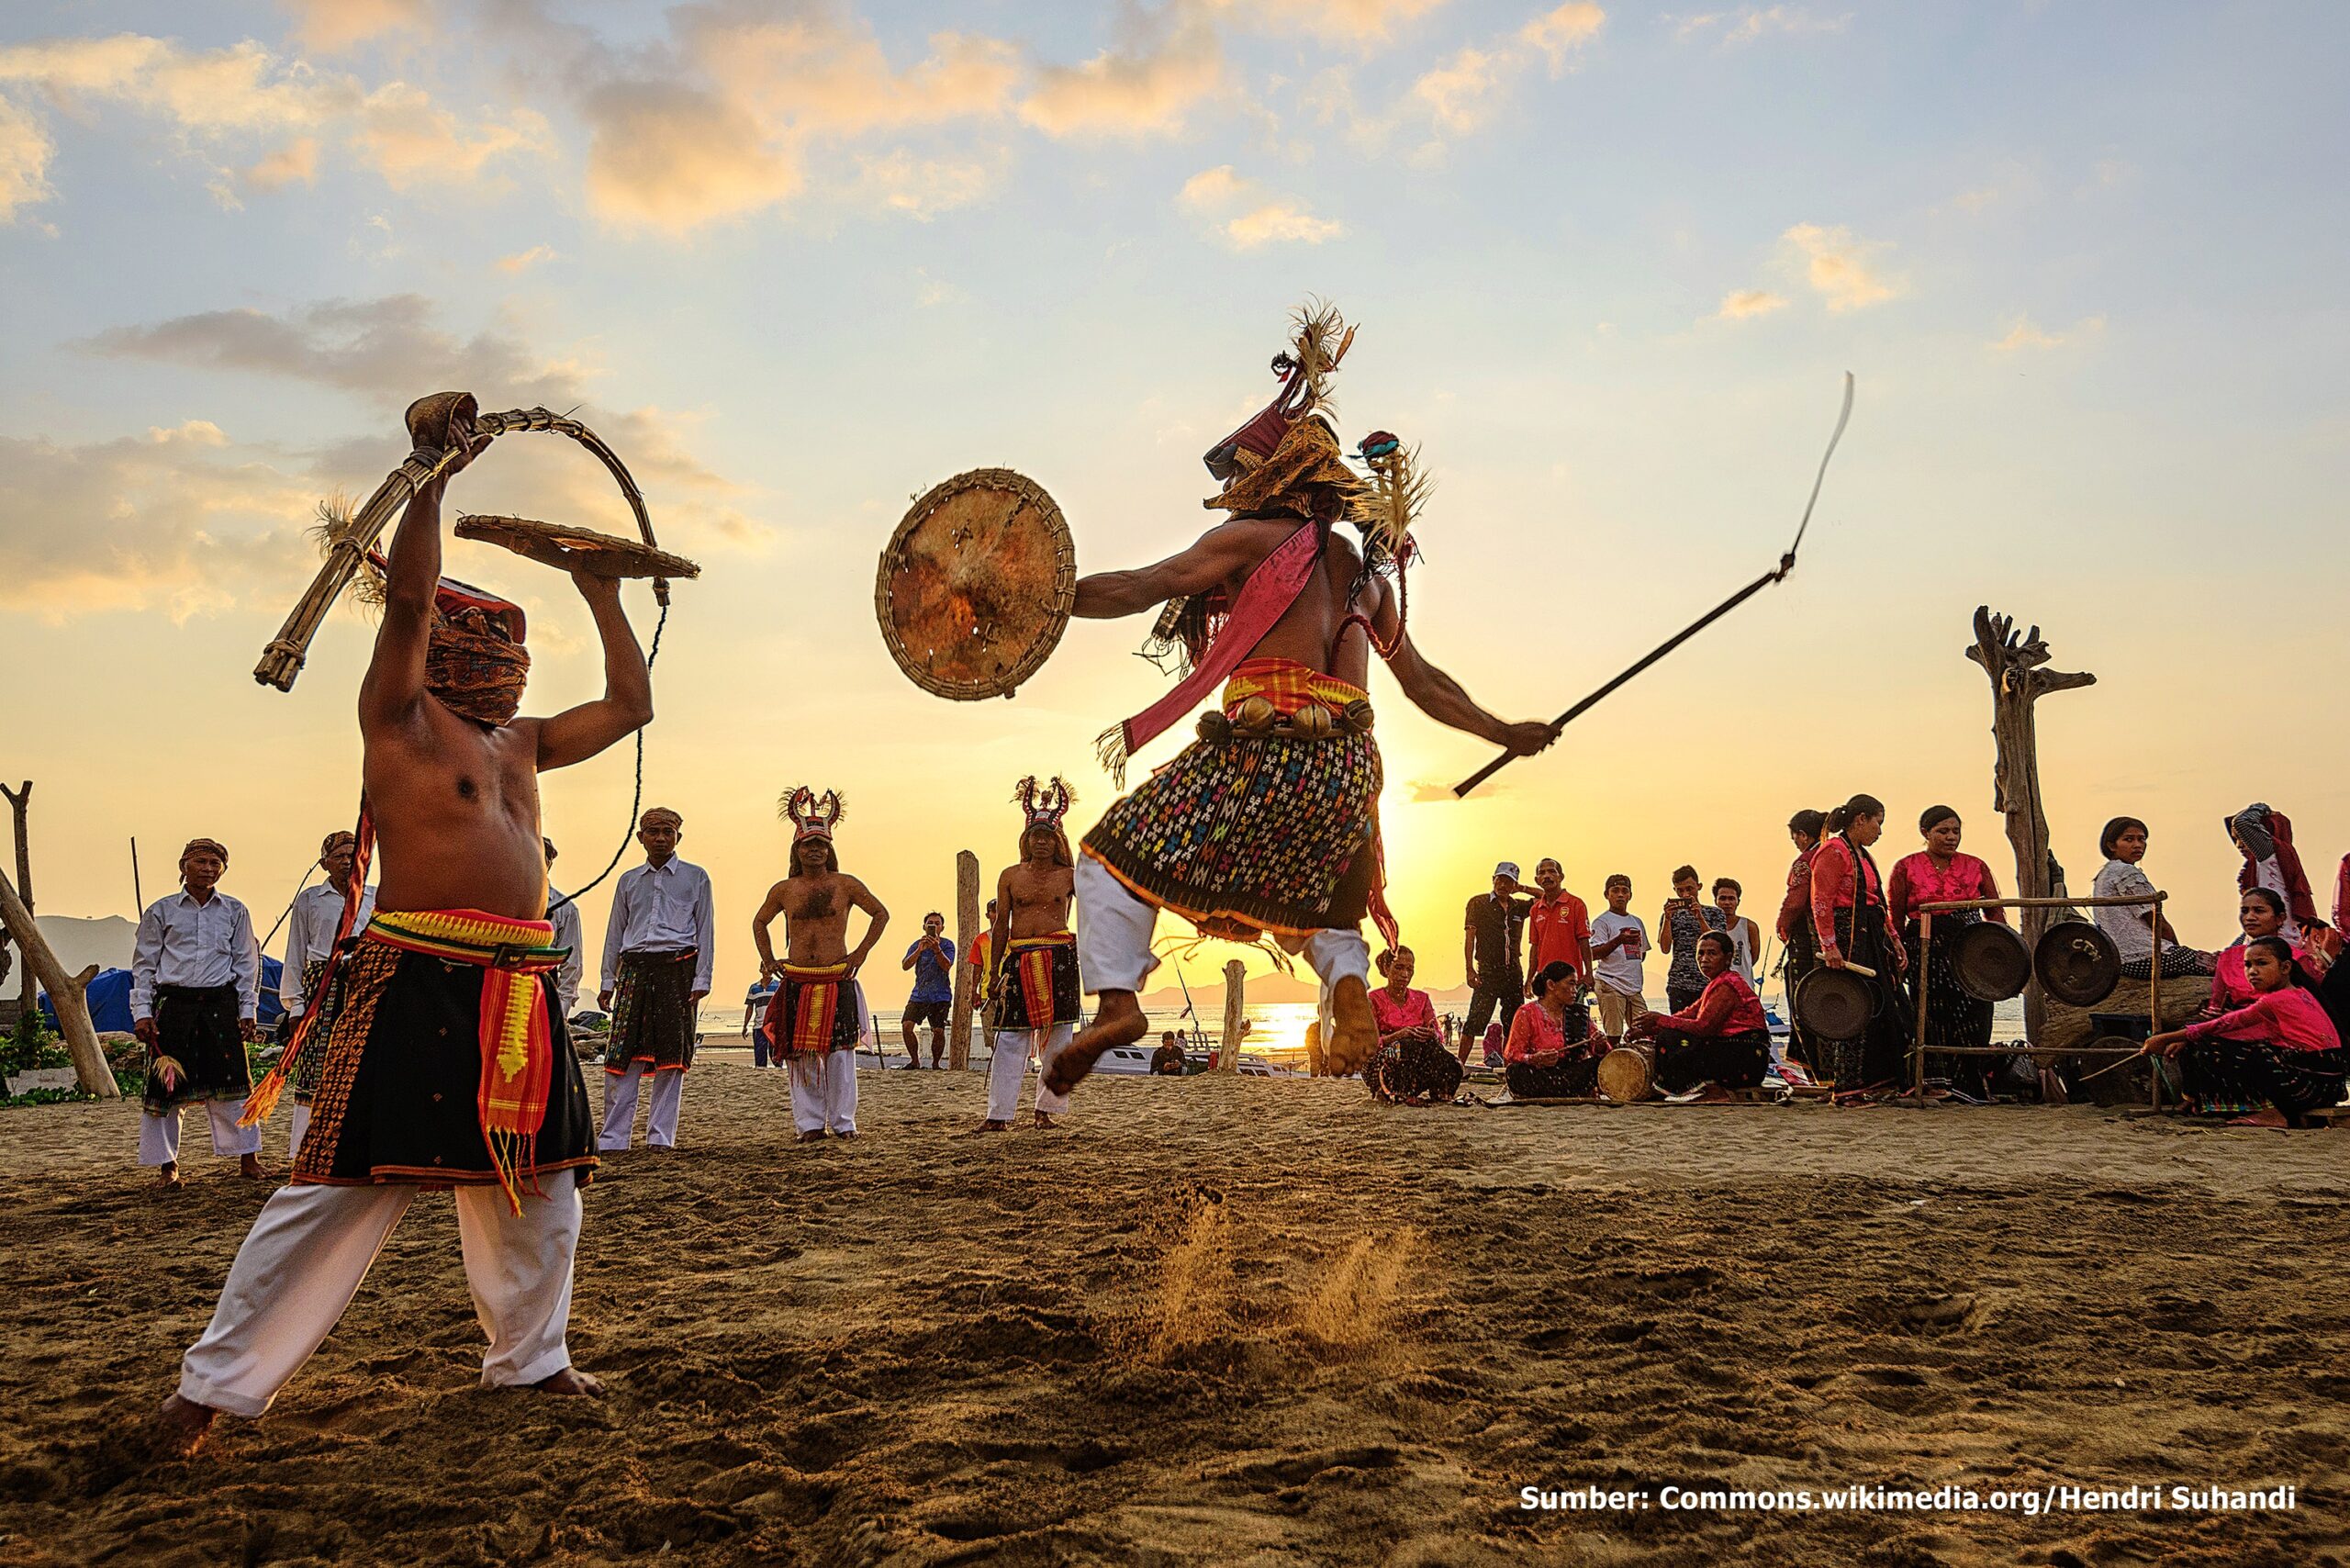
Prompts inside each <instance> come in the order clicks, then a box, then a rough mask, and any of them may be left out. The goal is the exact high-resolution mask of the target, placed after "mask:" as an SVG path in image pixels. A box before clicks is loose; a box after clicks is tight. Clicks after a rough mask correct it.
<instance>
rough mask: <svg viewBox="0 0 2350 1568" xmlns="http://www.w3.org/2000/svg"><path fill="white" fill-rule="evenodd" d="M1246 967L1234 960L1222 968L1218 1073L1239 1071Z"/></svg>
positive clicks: (1245, 994)
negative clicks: (1222, 1031)
mask: <svg viewBox="0 0 2350 1568" xmlns="http://www.w3.org/2000/svg"><path fill="white" fill-rule="evenodd" d="M1247 991H1248V966H1247V965H1246V964H1243V963H1242V962H1241V961H1240V960H1239V959H1237V958H1234V959H1233V960H1231V961H1230V962H1229V963H1227V964H1225V966H1224V1043H1223V1045H1222V1046H1220V1047H1218V1048H1217V1050H1216V1056H1215V1066H1216V1070H1217V1071H1218V1072H1237V1071H1239V1070H1240V1025H1242V1024H1243V1023H1245V1022H1247V1018H1248V996H1247Z"/></svg>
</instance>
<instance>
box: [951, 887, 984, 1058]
mask: <svg viewBox="0 0 2350 1568" xmlns="http://www.w3.org/2000/svg"><path fill="white" fill-rule="evenodd" d="M978 951H979V857H978V856H976V855H974V854H972V853H971V852H970V851H969V850H968V849H958V850H957V851H956V852H955V957H956V958H957V963H956V965H955V968H956V970H957V974H956V979H955V1015H954V1021H953V1022H952V1023H951V1024H950V1025H948V1026H947V1041H946V1063H947V1065H948V1066H949V1067H952V1068H953V1069H954V1070H956V1071H957V1072H961V1071H962V1070H964V1069H965V1068H968V1067H969V1066H970V1065H971V1009H972V1007H973V1006H974V1005H976V1004H977V1002H978V1001H979V987H980V985H981V984H983V983H984V982H985V980H986V976H985V975H983V974H982V973H981V972H980V971H979V969H977V968H976V967H974V966H973V965H972V963H971V957H972V955H974V954H976V953H977V952H978Z"/></svg>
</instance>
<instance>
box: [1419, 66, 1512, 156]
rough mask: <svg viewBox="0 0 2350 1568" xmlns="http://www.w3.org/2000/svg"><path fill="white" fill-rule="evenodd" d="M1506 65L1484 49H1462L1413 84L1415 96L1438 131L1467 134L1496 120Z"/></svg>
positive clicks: (1456, 134)
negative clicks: (1496, 110) (1487, 122)
mask: <svg viewBox="0 0 2350 1568" xmlns="http://www.w3.org/2000/svg"><path fill="white" fill-rule="evenodd" d="M1505 63H1506V62H1505V61H1504V60H1503V59H1501V58H1500V57H1498V56H1495V55H1492V54H1488V53H1486V52H1485V51H1484V50H1476V49H1464V50H1460V51H1459V52H1457V53H1456V54H1454V55H1453V56H1452V58H1451V59H1449V60H1448V61H1446V62H1444V63H1443V64H1441V65H1439V66H1438V67H1436V68H1435V69H1434V70H1432V71H1430V72H1428V73H1427V74H1425V75H1423V76H1422V77H1420V79H1419V80H1418V81H1416V82H1415V83H1413V84H1412V96H1414V97H1415V98H1417V99H1418V100H1419V101H1420V103H1421V105H1422V106H1424V107H1426V109H1427V114H1428V118H1429V119H1431V120H1433V121H1434V122H1435V123H1436V128H1437V129H1438V130H1441V131H1447V132H1449V133H1450V134H1452V135H1454V136H1463V135H1466V134H1468V133H1469V132H1470V131H1472V130H1475V129H1477V128H1478V127H1479V126H1481V125H1483V124H1484V123H1485V121H1486V120H1487V119H1489V118H1492V116H1493V113H1494V108H1495V107H1496V106H1497V103H1496V100H1497V99H1498V97H1499V95H1500V90H1501V84H1502V72H1503V69H1504V67H1505Z"/></svg>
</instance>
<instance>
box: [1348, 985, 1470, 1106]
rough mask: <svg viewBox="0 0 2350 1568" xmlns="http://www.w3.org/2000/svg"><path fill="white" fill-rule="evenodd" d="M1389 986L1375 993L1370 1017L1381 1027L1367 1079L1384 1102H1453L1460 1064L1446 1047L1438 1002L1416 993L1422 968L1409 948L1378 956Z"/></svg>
mask: <svg viewBox="0 0 2350 1568" xmlns="http://www.w3.org/2000/svg"><path fill="white" fill-rule="evenodd" d="M1378 962H1379V972H1380V974H1381V976H1382V978H1384V980H1386V982H1387V983H1386V984H1384V985H1382V986H1381V987H1380V988H1379V989H1378V990H1377V991H1372V992H1371V1019H1372V1021H1373V1022H1374V1023H1375V1024H1376V1025H1378V1028H1379V1049H1378V1051H1377V1053H1376V1054H1374V1055H1373V1056H1372V1057H1371V1065H1370V1066H1369V1067H1367V1068H1365V1069H1364V1070H1363V1080H1364V1081H1365V1082H1367V1083H1368V1084H1370V1085H1371V1092H1372V1093H1373V1094H1375V1095H1377V1096H1378V1097H1379V1098H1380V1099H1382V1100H1391V1101H1416V1100H1449V1099H1451V1098H1452V1096H1453V1095H1454V1093H1455V1092H1458V1091H1459V1089H1460V1063H1459V1062H1457V1061H1455V1060H1454V1059H1453V1058H1452V1053H1451V1052H1449V1051H1448V1050H1446V1049H1445V1048H1444V1035H1443V1031H1442V1030H1440V1029H1439V1028H1438V1026H1437V1021H1436V1003H1435V1002H1432V1001H1430V1000H1429V998H1428V993H1427V991H1414V990H1413V989H1412V975H1413V972H1414V971H1415V970H1416V969H1417V968H1418V967H1419V965H1418V960H1417V959H1416V958H1414V957H1413V954H1412V950H1411V949H1410V948H1409V947H1391V948H1389V949H1387V950H1386V951H1385V952H1383V953H1382V954H1380V955H1379V960H1378Z"/></svg>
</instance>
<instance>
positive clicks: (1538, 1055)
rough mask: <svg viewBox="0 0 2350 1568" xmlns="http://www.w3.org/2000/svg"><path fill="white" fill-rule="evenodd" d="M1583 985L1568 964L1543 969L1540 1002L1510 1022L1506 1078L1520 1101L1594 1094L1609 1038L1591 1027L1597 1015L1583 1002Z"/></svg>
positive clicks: (1537, 984)
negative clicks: (1581, 994)
mask: <svg viewBox="0 0 2350 1568" xmlns="http://www.w3.org/2000/svg"><path fill="white" fill-rule="evenodd" d="M1582 988H1583V980H1582V978H1581V977H1580V976H1578V975H1577V974H1576V973H1575V967H1574V966H1573V965H1572V964H1571V963H1568V962H1567V961H1566V960H1565V959H1564V958H1558V959H1554V960H1552V961H1551V962H1550V963H1548V964H1545V965H1543V966H1542V969H1541V972H1540V973H1539V974H1537V975H1536V976H1535V977H1534V1000H1533V1001H1531V1002H1527V1003H1526V1004H1525V1005H1524V1006H1523V1007H1520V1008H1519V1009H1518V1010H1517V1014H1516V1016H1515V1017H1513V1018H1511V1019H1510V1021H1509V1043H1508V1045H1506V1046H1505V1047H1503V1048H1502V1063H1503V1066H1502V1076H1503V1077H1504V1078H1505V1079H1506V1080H1508V1081H1509V1092H1510V1097H1511V1098H1512V1099H1515V1100H1560V1099H1569V1098H1572V1097H1575V1096H1579V1095H1584V1094H1588V1093H1590V1092H1591V1087H1592V1083H1593V1081H1595V1078H1596V1076H1597V1074H1598V1071H1599V1053H1600V1052H1601V1051H1603V1050H1605V1049H1606V1046H1607V1037H1606V1036H1604V1035H1599V1034H1595V1033H1594V1032H1593V1030H1592V1027H1591V1010H1590V1009H1589V1008H1587V1007H1585V1006H1584V1005H1583V1002H1582V1001H1581V1000H1580V999H1579V993H1580V992H1581V991H1582Z"/></svg>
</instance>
